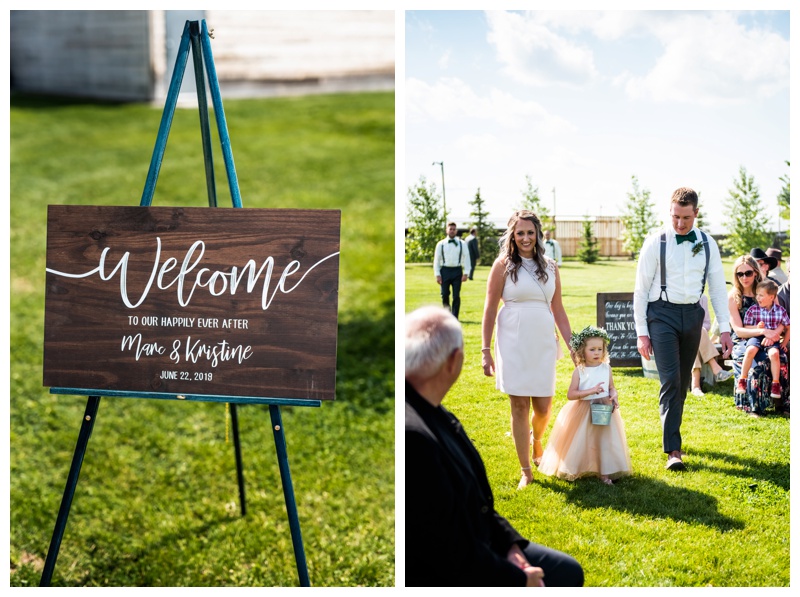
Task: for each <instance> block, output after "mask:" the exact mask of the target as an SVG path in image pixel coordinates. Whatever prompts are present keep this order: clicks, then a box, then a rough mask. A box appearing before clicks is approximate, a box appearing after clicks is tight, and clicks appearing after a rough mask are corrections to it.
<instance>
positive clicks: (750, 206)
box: [722, 166, 771, 256]
mask: <svg viewBox="0 0 800 597" xmlns="http://www.w3.org/2000/svg"><path fill="white" fill-rule="evenodd" d="M725 212H726V214H727V215H728V218H727V220H726V221H725V229H726V231H727V233H728V236H727V238H725V240H723V241H722V244H723V246H724V247H725V248H726V249H727V250H728V251H730V252H731V253H733V255H734V256H739V255H746V254H748V253H750V249H752V248H754V247H760V248H762V249H763V248H765V247H769V246H770V241H771V236H770V234H769V232H768V231H767V223H768V222H769V218H768V216H767V214H766V210H765V209H764V205H763V204H762V203H761V197H760V194H759V192H758V186H757V185H756V184H755V182H754V180H753V177H752V176H748V175H747V170H745V168H744V166H740V167H739V176H738V177H736V178H734V179H733V188H730V189H728V198H727V199H726V200H725Z"/></svg>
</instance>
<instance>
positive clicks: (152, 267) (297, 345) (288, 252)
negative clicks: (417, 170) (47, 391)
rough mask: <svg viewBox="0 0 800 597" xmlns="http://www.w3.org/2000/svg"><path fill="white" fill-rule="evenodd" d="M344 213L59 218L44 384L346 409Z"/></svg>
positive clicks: (54, 223)
mask: <svg viewBox="0 0 800 597" xmlns="http://www.w3.org/2000/svg"><path fill="white" fill-rule="evenodd" d="M340 220H341V213H340V212H339V211H337V210H298V209H246V208H243V209H225V208H217V209H209V208H172V207H161V208H159V207H107V206H67V205H60V206H55V205H51V206H49V207H48V214H47V274H46V275H47V278H46V292H45V339H44V385H45V386H50V387H53V388H55V387H58V388H70V389H75V388H80V389H92V390H96V391H97V393H98V394H99V395H103V394H104V393H105V392H108V395H122V393H125V392H131V393H137V394H144V395H149V394H154V395H155V396H154V397H162V396H160V395H164V394H166V395H168V396H167V397H173V398H174V397H176V396H177V397H179V398H182V397H186V396H193V397H194V399H203V396H205V397H206V399H208V400H218V401H234V400H231V398H232V397H246V398H247V399H246V400H239V402H259V399H262V400H264V401H266V400H267V399H271V398H291V399H308V400H333V398H334V387H335V380H336V331H337V306H338V284H339V231H340Z"/></svg>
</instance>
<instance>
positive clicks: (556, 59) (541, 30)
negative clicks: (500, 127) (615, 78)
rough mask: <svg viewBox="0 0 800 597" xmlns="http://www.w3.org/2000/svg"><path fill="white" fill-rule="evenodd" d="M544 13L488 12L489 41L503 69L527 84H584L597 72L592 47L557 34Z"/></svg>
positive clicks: (515, 78)
mask: <svg viewBox="0 0 800 597" xmlns="http://www.w3.org/2000/svg"><path fill="white" fill-rule="evenodd" d="M544 15H545V13H536V12H534V13H527V14H524V15H523V14H517V13H508V12H487V13H486V20H487V25H488V33H487V41H488V42H489V43H490V44H491V45H493V46H494V47H495V51H496V56H497V60H498V61H499V62H500V63H501V64H503V65H504V66H503V71H504V72H505V73H506V74H507V75H509V76H510V77H511V78H513V79H514V80H516V81H519V82H521V83H525V84H527V85H535V86H545V85H550V84H564V85H569V86H576V85H582V84H585V83H587V82H589V81H591V80H593V79H594V78H595V77H596V76H597V70H596V69H595V66H594V57H593V55H592V52H591V50H590V49H589V48H587V47H585V46H583V45H581V44H579V43H576V42H573V41H570V40H569V39H567V38H566V37H564V36H561V35H558V34H557V33H556V32H555V30H554V28H550V27H548V26H547V22H546V20H545V18H544Z"/></svg>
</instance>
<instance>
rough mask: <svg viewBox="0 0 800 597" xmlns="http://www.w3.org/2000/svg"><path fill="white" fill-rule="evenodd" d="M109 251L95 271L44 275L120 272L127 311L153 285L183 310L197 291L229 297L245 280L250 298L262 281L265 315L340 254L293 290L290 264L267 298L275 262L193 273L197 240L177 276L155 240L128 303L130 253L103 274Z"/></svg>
mask: <svg viewBox="0 0 800 597" xmlns="http://www.w3.org/2000/svg"><path fill="white" fill-rule="evenodd" d="M110 250H111V248H110V247H106V248H105V249H103V252H102V253H101V254H100V260H99V262H98V265H97V267H96V268H94V269H92V270H89V271H88V272H85V273H81V274H72V273H68V272H61V271H58V270H54V269H51V268H49V267H48V268H46V271H47V272H49V273H51V274H55V275H57V276H63V277H65V278H88V277H89V276H92V275H94V274H97V275H99V276H100V279H101V280H103V281H104V282H106V281H108V280H110V279H111V278H113V277H114V275H115V274H116V273H117V272H119V275H120V278H119V290H120V296H121V298H122V302H123V303H124V304H125V306H126V307H128V308H129V309H135V308H136V307H138V306H139V305H141V304H142V303H144V301H145V299H146V298H147V295H148V294H149V292H150V289H151V288H152V286H153V284H154V283H155V285H156V286H157V287H158V288H159V289H161V290H168V289H169V288H170V287H172V286H175V287H176V292H177V296H178V304H179V305H180V306H181V307H186V306H188V305H189V303H190V301H191V300H192V296H193V295H194V292H195V290H197V289H198V288H207V289H208V292H209V293H210V294H211V295H212V296H221V295H223V294H225V293H226V292H229V293H230V294H231V295H235V294H236V293H237V292H238V291H239V290H240V287H241V286H242V282H243V281H244V280H245V278H246V283H245V286H244V288H245V292H247V293H248V294H250V293H252V292H253V290H254V289H255V288H256V286H257V285H258V283H259V280H261V279H262V277H263V281H262V282H261V283H262V288H261V308H262V309H263V310H265V311H266V310H267V309H268V308H269V306H270V304H272V300H273V299H274V298H275V295H276V294H277V292H278V291H279V290H280V291H281V292H282V293H284V294H289V293H290V292H292V291H293V290H295V289H296V288H297V287H298V286H299V285H300V284H301V283H302V282H303V280H304V279H305V277H306V276H307V275H308V274H309V273H310V272H311V270H313V269H314V268H315V267H317V266H318V265H320V264H321V263H323V262H325V261H327V260H328V259H331V258H332V257H335V256H337V255H338V254H339V252H338V251H337V252H335V253H331V254H330V255H328V256H326V257H323V258H322V259H320V260H319V261H317V262H316V263H315V264H313V265H312V266H311V267H309V268H308V269H307V270H306V272H305V273H304V274H303V275H302V276H301V277H300V279H299V280H297V281H296V282H295V283H294V285H293V286H291V287H288V288H287V279H288V278H289V276H292V275H293V274H295V273H296V272H297V271H298V270H299V269H300V262H299V261H297V260H292V261H290V262H289V263H288V264H287V265H286V267H285V268H284V269H283V272H282V273H281V276H280V278H279V280H278V283H277V284H276V285H275V288H274V289H273V290H272V293H271V294H270V282H271V280H272V271H273V269H274V267H275V259H274V258H273V257H272V256H269V257H267V258H266V259H265V260H264V262H263V263H262V264H261V266H260V267H258V266H257V264H256V262H255V260H253V259H249V260H248V261H247V263H245V265H244V266H243V267H242V268H241V269H239V268H238V267H237V266H235V265H234V266H232V268H231V271H230V272H226V271H220V270H216V271H212V270H210V269H209V268H207V267H201V268H199V269H197V271H196V272H195V271H194V270H195V268H197V266H198V264H199V263H200V262H201V260H202V259H203V255H204V254H205V250H206V245H205V243H204V242H203V241H202V240H198V241H195V242H194V244H192V246H191V247H189V250H188V251H187V252H186V255H185V256H184V258H183V261H182V262H181V265H180V268H179V269H178V271H177V273H176V274H170V272H172V271H173V270H175V268H176V267H177V266H178V260H177V259H176V258H175V257H170V258H168V259H167V260H165V261H164V263H163V264H162V263H161V238H160V237H156V254H155V259H154V260H153V269H152V271H151V273H150V277H149V278H148V280H147V284H146V285H145V287H144V290H143V291H142V294H141V296H139V299H138V300H137V301H136V302H135V303H134V302H131V300H130V298H129V296H128V259H129V258H130V251H126V252H125V253H124V254H123V255H122V257H121V258H120V260H119V262H118V263H117V264H116V265H115V266H114V268H113V269H112V270H111V271H110V272H106V258H107V255H108V252H109V251H110ZM256 268H257V269H256ZM172 276H174V277H172Z"/></svg>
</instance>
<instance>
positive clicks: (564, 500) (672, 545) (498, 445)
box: [405, 261, 790, 587]
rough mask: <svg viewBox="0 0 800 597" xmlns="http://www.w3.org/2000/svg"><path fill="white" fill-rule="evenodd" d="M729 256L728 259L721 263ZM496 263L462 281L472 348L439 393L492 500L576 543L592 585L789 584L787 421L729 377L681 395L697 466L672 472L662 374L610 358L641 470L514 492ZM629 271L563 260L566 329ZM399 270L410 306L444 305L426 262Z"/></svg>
mask: <svg viewBox="0 0 800 597" xmlns="http://www.w3.org/2000/svg"><path fill="white" fill-rule="evenodd" d="M731 265H732V262H731V261H726V262H725V271H726V272H730V271H731V269H732V268H731ZM488 273H489V267H479V268H478V269H477V271H476V272H475V280H474V281H470V282H466V283H465V284H464V285H463V286H462V293H461V297H462V301H461V312H460V314H459V319H460V320H461V322H462V324H463V327H464V333H465V345H466V358H465V362H464V370H463V372H462V374H461V377H460V378H459V380H458V382H457V383H456V385H455V386H454V387H453V388H452V389H451V391H450V393H449V394H448V396H447V397H446V398H445V406H447V407H448V408H449V409H450V410H451V411H453V412H454V413H455V414H456V415H457V416H458V417H459V418H460V419H461V421H462V422H463V423H464V427H465V428H466V429H467V431H468V433H469V434H470V436H471V438H472V439H473V441H474V443H475V445H476V446H477V448H478V450H479V451H480V453H481V456H482V457H483V459H484V462H485V463H486V468H487V471H488V474H489V480H490V482H491V484H492V488H493V491H494V495H495V499H496V507H497V510H498V511H499V512H500V513H501V514H503V515H504V516H506V517H507V518H508V519H509V520H510V521H511V523H512V524H513V525H514V526H515V527H516V528H517V529H518V530H519V531H520V532H521V533H522V534H523V535H524V536H526V537H529V538H531V539H532V540H534V541H536V542H539V543H543V544H545V545H548V546H550V547H554V548H556V549H560V550H563V551H566V552H567V553H570V554H571V555H573V556H575V557H576V558H577V559H578V560H579V561H580V562H581V564H582V565H583V566H584V570H585V572H586V584H587V586H639V587H642V586H726V587H731V586H781V587H788V586H789V501H790V499H789V476H790V475H789V427H790V425H789V420H788V419H785V418H783V417H780V416H766V417H763V418H760V419H755V418H752V417H750V416H747V415H745V414H743V413H741V412H739V411H737V410H736V409H735V408H734V406H733V385H732V381H728V382H725V383H724V384H720V385H717V386H715V387H714V388H713V389H710V390H709V391H708V392H707V393H706V395H705V396H704V397H702V398H697V397H695V396H692V395H689V397H688V398H687V402H686V409H685V412H684V418H683V425H682V427H681V431H682V435H683V438H684V448H683V449H684V450H685V451H686V452H687V453H688V456H687V460H686V461H687V463H688V465H689V466H690V467H691V468H690V470H689V471H687V472H686V473H683V474H675V473H671V472H669V471H666V470H665V469H664V463H665V462H666V457H665V455H664V454H663V453H662V449H661V424H660V421H659V415H658V390H659V384H658V381H657V380H654V379H648V378H645V377H643V376H642V371H641V368H615V369H614V381H615V384H616V386H617V388H618V390H619V396H620V405H621V411H620V412H621V414H622V418H623V421H624V423H625V429H626V433H627V438H628V446H629V448H630V454H631V460H632V462H633V469H634V474H633V476H632V477H628V478H625V479H623V480H621V481H619V482H618V483H617V484H616V485H614V486H613V487H608V486H606V485H603V484H602V483H600V482H599V481H598V480H597V479H584V480H579V481H576V482H573V483H570V482H568V481H562V480H558V479H555V478H553V477H546V476H544V475H542V474H540V473H538V472H534V483H533V484H532V485H531V486H529V487H527V488H526V489H524V490H522V491H517V489H516V487H517V482H518V481H519V477H520V471H519V462H518V461H517V458H516V454H515V452H514V444H513V440H512V438H511V435H510V417H509V405H508V398H507V396H505V395H504V394H501V393H500V392H499V391H497V390H496V389H495V385H494V378H487V377H485V376H484V375H483V371H482V369H481V367H480V359H481V356H480V349H481V337H480V323H481V317H482V314H483V302H484V296H485V292H486V278H487V275H488ZM634 277H635V263H634V262H629V261H601V262H598V263H596V264H594V265H591V266H590V265H586V264H583V263H580V262H574V261H567V262H565V263H564V265H563V267H562V268H561V280H562V291H563V295H564V305H565V308H566V311H567V314H568V315H569V318H570V323H571V326H572V329H573V330H579V329H581V328H583V327H584V326H586V325H589V324H596V303H595V295H596V293H598V292H632V291H633V286H634ZM405 279H406V290H405V308H406V311H407V312H408V311H412V310H414V309H415V308H417V307H419V306H422V305H426V304H433V305H436V304H440V298H439V294H438V286H437V285H436V281H435V280H434V278H433V270H432V267H431V266H430V265H420V264H407V265H406V267H405ZM571 372H572V362H571V361H570V360H569V357H565V358H563V359H561V360H560V361H559V362H558V364H557V382H556V396H555V398H554V402H553V416H552V418H551V422H550V428H551V427H552V423H553V422H554V421H555V416H556V415H557V414H558V411H559V410H560V409H561V407H562V406H563V405H564V404H565V403H566V399H567V398H566V393H567V386H568V384H569V379H570V375H571ZM548 435H549V429H548ZM546 443H547V436H545V445H546ZM406 466H408V463H407V464H406ZM546 580H547V579H545V582H546Z"/></svg>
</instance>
